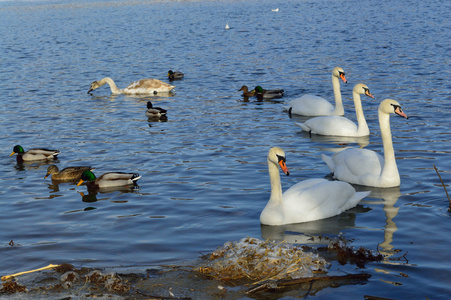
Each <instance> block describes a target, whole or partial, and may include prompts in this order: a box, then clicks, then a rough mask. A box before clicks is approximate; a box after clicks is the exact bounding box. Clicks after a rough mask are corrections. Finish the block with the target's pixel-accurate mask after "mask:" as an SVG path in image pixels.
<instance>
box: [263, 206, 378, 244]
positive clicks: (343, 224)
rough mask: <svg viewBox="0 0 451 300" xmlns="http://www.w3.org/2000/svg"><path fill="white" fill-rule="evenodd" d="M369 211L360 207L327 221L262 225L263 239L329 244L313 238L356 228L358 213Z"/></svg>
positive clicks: (335, 234) (326, 241)
mask: <svg viewBox="0 0 451 300" xmlns="http://www.w3.org/2000/svg"><path fill="white" fill-rule="evenodd" d="M369 210H370V209H369V208H367V207H363V206H361V205H359V206H357V207H355V208H353V209H352V210H348V211H345V212H343V213H341V214H339V215H338V216H335V217H331V218H327V219H322V220H317V221H311V222H305V223H297V224H287V225H281V226H268V225H261V226H260V228H261V235H262V239H265V240H266V239H271V240H275V241H286V242H289V243H305V244H316V243H321V244H327V243H328V242H329V241H328V240H322V241H321V240H320V239H312V236H313V235H328V234H331V235H334V236H337V235H338V234H340V232H342V231H343V230H345V229H349V228H354V227H355V219H356V213H364V212H367V211H369Z"/></svg>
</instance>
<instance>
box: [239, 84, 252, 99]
mask: <svg viewBox="0 0 451 300" xmlns="http://www.w3.org/2000/svg"><path fill="white" fill-rule="evenodd" d="M238 91H243V97H254V96H255V90H252V91H249V89H248V87H247V86H246V85H243V86H242V87H241V88H240V89H239V90H238Z"/></svg>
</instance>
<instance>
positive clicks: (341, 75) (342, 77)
mask: <svg viewBox="0 0 451 300" xmlns="http://www.w3.org/2000/svg"><path fill="white" fill-rule="evenodd" d="M340 78H341V80H343V82H344V83H348V81H347V80H346V76H345V74H340Z"/></svg>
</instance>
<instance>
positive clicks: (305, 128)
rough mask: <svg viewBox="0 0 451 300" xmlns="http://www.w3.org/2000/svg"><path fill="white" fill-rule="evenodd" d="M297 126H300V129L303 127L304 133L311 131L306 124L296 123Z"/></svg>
mask: <svg viewBox="0 0 451 300" xmlns="http://www.w3.org/2000/svg"><path fill="white" fill-rule="evenodd" d="M295 124H296V125H298V126H299V127H301V128H302V130H303V131H307V132H310V131H311V129H310V127H308V126H307V125H305V123H300V122H296V123H295Z"/></svg>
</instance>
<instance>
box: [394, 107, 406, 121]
mask: <svg viewBox="0 0 451 300" xmlns="http://www.w3.org/2000/svg"><path fill="white" fill-rule="evenodd" d="M395 114H397V115H398V116H401V117H403V118H406V119H408V118H409V117H408V116H407V115H406V114H405V113H404V112H403V111H402V109H401V107H399V106H398V107H396V109H395Z"/></svg>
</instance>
